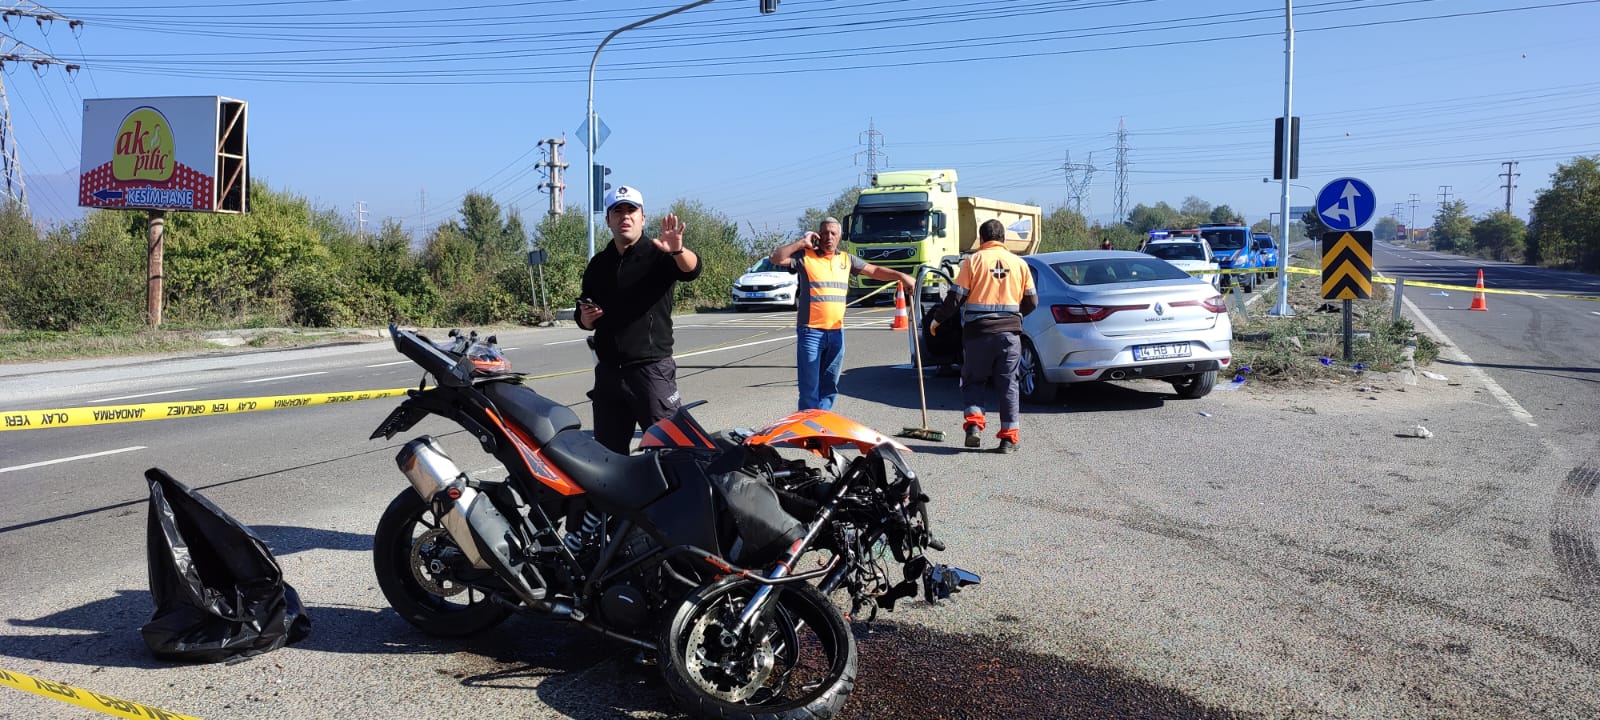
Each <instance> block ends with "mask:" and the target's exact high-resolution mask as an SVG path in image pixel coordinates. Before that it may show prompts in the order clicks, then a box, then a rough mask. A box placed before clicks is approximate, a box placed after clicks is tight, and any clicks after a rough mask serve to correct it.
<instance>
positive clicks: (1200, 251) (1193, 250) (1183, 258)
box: [1140, 235, 1220, 287]
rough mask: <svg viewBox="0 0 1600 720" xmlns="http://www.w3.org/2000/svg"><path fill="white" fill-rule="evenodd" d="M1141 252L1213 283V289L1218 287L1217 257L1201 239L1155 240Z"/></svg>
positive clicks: (1185, 237) (1182, 237)
mask: <svg viewBox="0 0 1600 720" xmlns="http://www.w3.org/2000/svg"><path fill="white" fill-rule="evenodd" d="M1140 252H1143V253H1144V254H1146V255H1151V256H1153V257H1158V258H1161V259H1162V260H1165V261H1167V262H1169V263H1172V264H1173V265H1175V266H1177V267H1178V268H1179V269H1180V270H1183V271H1184V272H1187V273H1189V274H1190V275H1193V276H1195V277H1197V278H1200V279H1201V280H1204V281H1206V282H1208V283H1211V286H1212V287H1218V282H1219V281H1218V280H1217V278H1218V277H1219V276H1218V275H1217V268H1218V267H1220V266H1219V265H1217V258H1216V256H1215V255H1213V254H1212V253H1211V245H1210V244H1209V243H1207V242H1206V241H1205V240H1203V239H1201V238H1198V237H1194V236H1192V235H1187V236H1184V235H1180V236H1177V237H1171V238H1161V239H1155V240H1151V241H1150V242H1148V243H1145V245H1144V247H1143V248H1141V249H1140ZM1208 271H1209V272H1208Z"/></svg>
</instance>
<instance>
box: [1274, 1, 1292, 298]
mask: <svg viewBox="0 0 1600 720" xmlns="http://www.w3.org/2000/svg"><path fill="white" fill-rule="evenodd" d="M1293 102H1294V0H1283V147H1282V150H1283V160H1282V162H1283V165H1282V167H1280V168H1278V169H1279V170H1281V171H1283V200H1282V202H1283V206H1282V207H1281V208H1280V209H1279V212H1280V213H1281V215H1280V216H1279V218H1278V222H1279V225H1278V241H1279V242H1282V243H1284V244H1285V246H1286V247H1283V248H1279V249H1278V304H1277V305H1275V306H1274V307H1273V308H1272V310H1270V311H1269V312H1268V314H1269V315H1279V316H1284V317H1288V316H1291V315H1294V308H1291V307H1289V253H1288V249H1287V244H1288V242H1289V168H1290V167H1291V165H1290V162H1289V153H1290V151H1291V149H1292V148H1293V147H1294V145H1293V140H1294V137H1293V136H1294V112H1293Z"/></svg>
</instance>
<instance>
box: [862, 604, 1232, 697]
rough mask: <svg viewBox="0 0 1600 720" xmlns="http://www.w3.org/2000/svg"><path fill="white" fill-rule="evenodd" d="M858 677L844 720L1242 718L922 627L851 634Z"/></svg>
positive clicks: (1127, 681)
mask: <svg viewBox="0 0 1600 720" xmlns="http://www.w3.org/2000/svg"><path fill="white" fill-rule="evenodd" d="M857 637H858V638H859V644H860V651H861V673H860V676H859V677H858V678H857V681H856V691H855V693H854V694H853V695H851V696H850V701H849V702H848V703H847V704H846V705H845V707H844V712H842V713H841V714H840V715H839V717H840V718H842V719H844V720H895V719H899V718H906V719H907V720H909V719H911V718H917V719H918V720H979V719H988V718H1007V720H1044V719H1046V718H1050V719H1052V720H1055V719H1066V718H1096V719H1100V720H1121V719H1123V718H1127V719H1128V720H1133V719H1134V718H1138V719H1140V720H1182V719H1188V718H1196V719H1198V718H1212V719H1216V720H1223V719H1231V718H1238V717H1241V716H1240V715H1238V714H1235V713H1233V712H1231V711H1228V710H1223V709H1218V708H1215V707H1210V706H1207V705H1205V704H1203V703H1201V702H1200V701H1199V700H1196V699H1194V698H1192V697H1189V696H1187V695H1185V694H1183V693H1181V692H1179V691H1177V690H1173V689H1170V688H1164V687H1159V686H1156V685H1152V684H1150V683H1147V682H1145V681H1143V680H1139V679H1137V678H1133V677H1131V676H1129V675H1127V674H1126V673H1124V672H1122V671H1120V670H1115V669H1109V668H1103V667H1098V666H1095V665H1091V664H1087V663H1080V662H1071V661H1068V660H1065V659H1063V658H1059V657H1055V656H1052V655H1041V654H1038V653H1033V652H1028V651H1025V650H1021V649H1018V648H1017V646H1016V644H1015V643H1014V642H1013V641H1011V640H1009V639H1006V638H995V637H989V636H982V635H953V634H949V633H942V632H938V631H935V630H930V629H927V628H924V627H921V626H918V625H901V624H898V623H877V624H875V625H874V626H873V632H871V633H867V634H862V633H861V632H860V630H859V626H858V630H857Z"/></svg>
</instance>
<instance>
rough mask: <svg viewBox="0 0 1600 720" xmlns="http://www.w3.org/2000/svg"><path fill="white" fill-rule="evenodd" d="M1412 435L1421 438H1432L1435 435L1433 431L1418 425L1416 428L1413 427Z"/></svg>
mask: <svg viewBox="0 0 1600 720" xmlns="http://www.w3.org/2000/svg"><path fill="white" fill-rule="evenodd" d="M1411 436H1412V437H1419V438H1431V437H1433V431H1431V430H1429V429H1427V428H1425V427H1423V426H1421V425H1418V426H1416V427H1414V428H1411Z"/></svg>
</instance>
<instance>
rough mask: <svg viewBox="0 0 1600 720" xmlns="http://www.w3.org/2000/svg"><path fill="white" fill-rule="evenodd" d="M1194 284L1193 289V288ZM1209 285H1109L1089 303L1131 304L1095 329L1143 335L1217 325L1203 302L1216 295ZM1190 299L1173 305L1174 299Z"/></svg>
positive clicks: (1117, 334) (1112, 333)
mask: <svg viewBox="0 0 1600 720" xmlns="http://www.w3.org/2000/svg"><path fill="white" fill-rule="evenodd" d="M1191 288H1192V289H1191ZM1216 294H1217V293H1216V290H1214V289H1212V288H1211V287H1210V286H1199V287H1195V286H1193V285H1190V284H1189V283H1185V284H1184V287H1182V288H1175V287H1141V288H1126V289H1118V288H1115V287H1107V288H1104V289H1101V290H1099V291H1098V292H1095V293H1094V294H1093V296H1092V298H1091V301H1090V302H1085V303H1084V304H1086V305H1100V306H1105V307H1123V306H1140V307H1129V309H1125V310H1118V311H1116V312H1113V313H1111V314H1110V315H1107V316H1106V317H1104V318H1102V319H1100V320H1097V321H1095V322H1094V323H1093V324H1094V329H1095V331H1096V332H1099V333H1100V334H1101V335H1105V336H1107V337H1136V336H1137V337H1144V336H1160V335H1167V334H1178V333H1192V332H1195V331H1198V330H1208V329H1211V328H1213V327H1216V324H1217V314H1216V313H1214V312H1211V311H1210V310H1207V309H1206V308H1205V306H1204V305H1201V302H1202V301H1204V300H1206V299H1207V298H1210V297H1213V296H1215V295H1216ZM1177 302H1181V303H1187V304H1181V305H1174V304H1173V303H1177Z"/></svg>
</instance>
